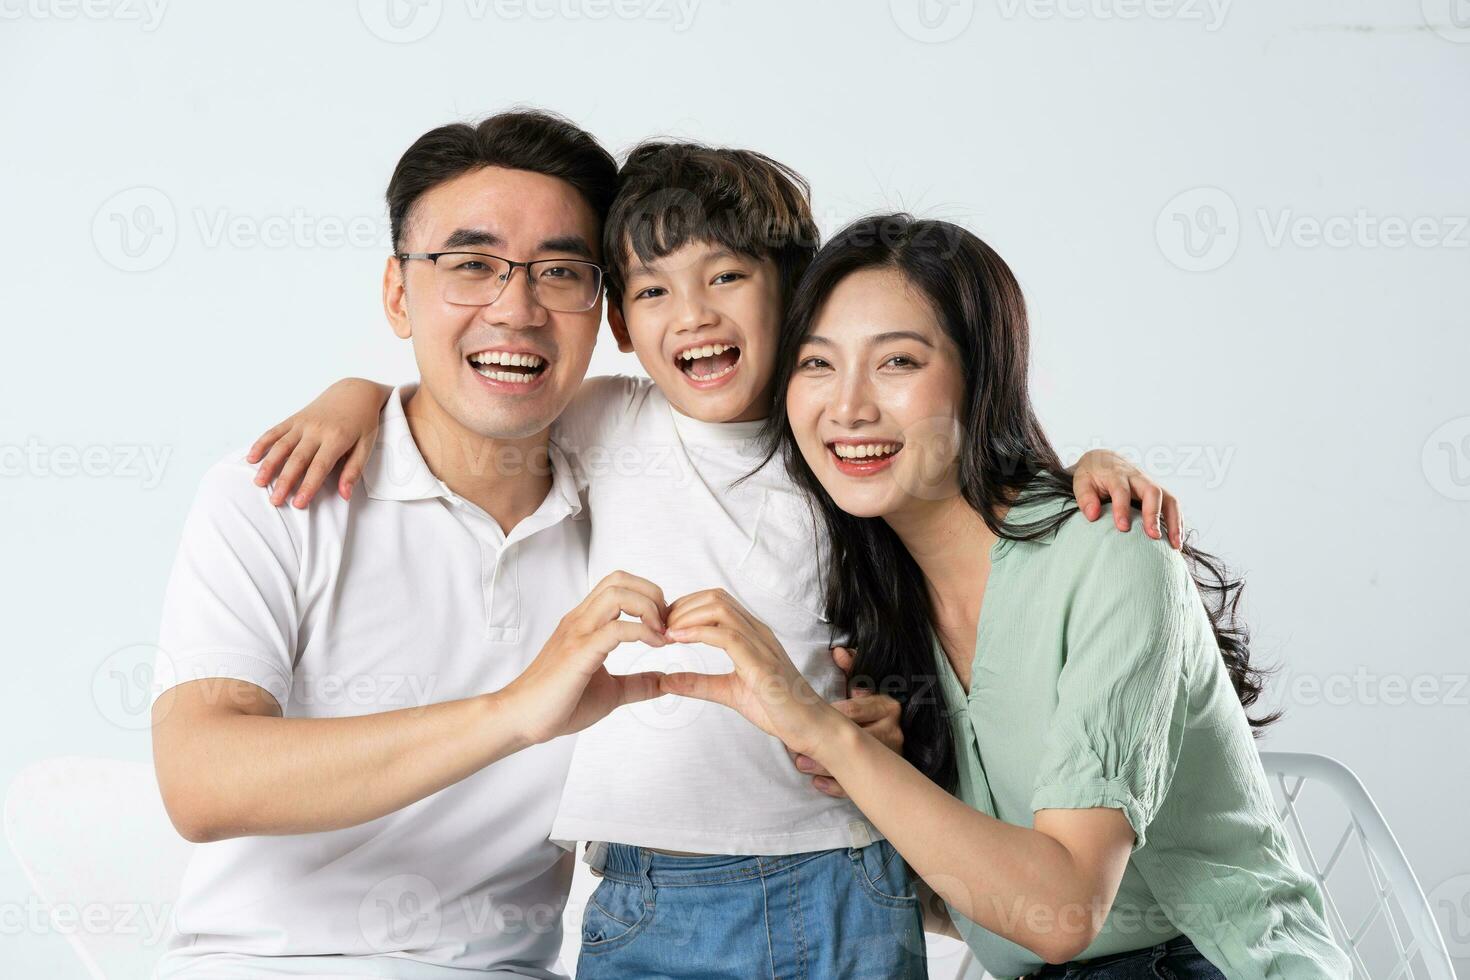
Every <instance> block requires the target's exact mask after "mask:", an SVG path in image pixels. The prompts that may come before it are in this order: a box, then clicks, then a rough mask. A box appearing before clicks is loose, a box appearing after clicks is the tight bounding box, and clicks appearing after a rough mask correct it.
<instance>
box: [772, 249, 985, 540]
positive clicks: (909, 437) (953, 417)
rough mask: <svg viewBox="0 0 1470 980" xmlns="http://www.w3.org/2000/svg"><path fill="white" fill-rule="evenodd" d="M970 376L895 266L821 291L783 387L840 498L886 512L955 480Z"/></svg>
mask: <svg viewBox="0 0 1470 980" xmlns="http://www.w3.org/2000/svg"><path fill="white" fill-rule="evenodd" d="M963 401H964V376H963V373H962V371H961V369H960V364H959V355H958V351H957V350H956V348H955V345H954V342H953V341H951V340H950V339H949V336H948V335H947V334H946V333H945V331H944V328H943V327H942V326H941V325H940V323H939V320H938V318H937V317H936V316H935V312H934V308H933V306H932V305H931V304H930V302H929V301H928V299H927V298H926V297H925V296H924V295H923V293H921V292H920V291H919V290H918V289H917V288H915V287H914V286H913V285H912V284H911V283H910V282H909V280H908V279H907V278H906V277H905V276H904V275H903V273H902V272H900V271H898V270H897V269H894V268H891V267H875V268H868V269H861V270H859V271H857V272H854V273H852V274H851V275H849V276H847V277H846V278H845V279H843V280H842V281H841V282H839V283H838V284H837V286H836V288H835V289H833V290H832V293H831V295H829V296H828V297H827V299H826V300H825V301H824V302H823V303H822V306H821V309H820V310H819V311H818V313H817V316H816V318H815V319H814V320H813V322H812V329H811V332H810V333H809V334H808V335H807V337H806V338H805V339H804V340H803V342H802V344H801V347H800V349H799V350H798V352H797V366H796V368H795V369H794V370H793V372H792V375H791V381H790V384H789V385H788V387H787V389H786V412H787V417H788V419H789V422H790V425H791V431H792V434H793V435H794V436H795V438H796V443H797V445H798V446H799V447H800V449H801V454H802V456H804V457H805V458H806V462H807V465H808V466H810V467H811V469H812V472H813V473H814V474H815V475H816V477H817V479H818V480H819V481H821V484H822V486H823V487H824V488H825V489H826V491H827V492H828V493H829V494H831V496H832V499H833V501H834V502H835V503H836V504H837V506H839V507H841V508H842V509H843V510H844V511H846V512H847V513H849V514H852V515H854V516H857V517H891V516H893V515H895V514H897V513H900V512H902V511H904V510H906V509H908V508H910V507H914V506H922V505H924V504H927V503H932V502H933V501H936V500H943V499H947V498H949V497H952V496H954V495H955V494H957V493H958V492H959V483H958V480H957V473H956V471H957V464H958V458H959V434H960V431H961V429H960V424H959V420H960V415H961V412H962V408H961V406H962V404H963Z"/></svg>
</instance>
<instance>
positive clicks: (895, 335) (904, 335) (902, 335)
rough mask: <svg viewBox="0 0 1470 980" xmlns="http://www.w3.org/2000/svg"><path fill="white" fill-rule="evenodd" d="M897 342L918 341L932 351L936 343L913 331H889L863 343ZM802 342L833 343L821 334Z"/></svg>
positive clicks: (829, 344) (826, 344) (865, 339)
mask: <svg viewBox="0 0 1470 980" xmlns="http://www.w3.org/2000/svg"><path fill="white" fill-rule="evenodd" d="M895 340H916V341H918V342H919V343H921V344H923V345H924V346H925V347H928V348H929V349H931V350H932V349H933V348H934V342H933V341H932V340H930V339H929V338H928V337H925V336H924V335H923V334H921V333H915V332H914V331H912V330H887V331H884V332H883V333H877V334H873V336H871V337H866V338H864V340H863V343H865V344H867V345H869V346H872V345H874V344H889V343H892V342H893V341H895ZM801 342H802V343H803V344H820V345H822V346H824V347H831V346H832V341H830V340H828V339H827V338H826V337H823V336H822V335H821V334H815V333H809V334H807V335H806V336H805V337H803V338H801Z"/></svg>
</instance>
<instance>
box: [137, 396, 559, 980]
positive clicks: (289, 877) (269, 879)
mask: <svg viewBox="0 0 1470 980" xmlns="http://www.w3.org/2000/svg"><path fill="white" fill-rule="evenodd" d="M412 392H413V386H407V387H403V388H399V389H396V390H395V391H394V392H393V396H392V397H391V398H389V399H388V402H387V404H386V405H385V406H384V409H383V415H382V425H381V428H380V430H379V431H380V435H379V444H378V446H377V448H376V450H375V452H374V453H373V455H372V457H371V459H370V460H369V463H368V467H367V472H366V474H365V480H364V485H363V487H362V490H361V491H360V492H359V493H357V494H354V495H353V498H352V500H351V502H347V501H344V500H342V499H341V498H340V497H337V496H335V495H328V494H324V495H322V496H321V497H320V498H319V499H318V500H317V501H316V502H314V503H313V504H312V506H311V507H309V508H307V509H305V510H297V509H295V508H291V507H282V508H277V507H273V506H271V504H270V501H269V499H268V497H267V494H266V492H265V491H264V490H262V489H261V488H259V487H257V486H255V485H254V483H253V482H252V479H253V476H254V469H255V468H254V467H253V466H252V465H250V464H248V463H246V462H245V460H244V454H243V453H241V454H239V455H237V456H232V457H230V458H228V459H226V460H224V461H222V462H220V463H218V464H216V465H215V466H214V467H213V468H212V469H210V471H209V472H208V473H207V474H206V475H205V477H204V481H203V483H202V485H201V487H200V490H199V495H198V498H197V500H196V501H195V504H194V507H193V510H192V511H191V513H190V514H189V517H188V521H187V523H186V524H185V527H184V532H183V539H182V542H181V544H180V546H179V553H178V558H177V560H176V563H175V565H174V569H173V574H172V577H171V579H170V581H169V586H168V592H167V597H166V599H165V601H164V613H163V624H162V628H161V631H160V639H159V646H160V651H161V652H160V654H159V657H158V665H157V670H156V677H157V681H156V682H155V692H154V698H155V699H156V698H157V696H158V694H160V693H162V691H164V690H165V689H167V688H168V687H170V686H172V685H174V684H178V683H183V682H185V681H189V680H194V679H198V678H236V679H239V680H245V681H249V682H251V683H253V684H257V685H259V686H260V687H262V688H265V689H266V690H267V691H270V692H271V694H273V695H274V696H275V697H276V699H277V700H278V701H279V702H280V703H281V706H282V709H283V712H284V714H285V715H286V716H287V717H300V718H334V717H345V716H353V715H363V714H370V713H375V712H381V711H389V710H392V709H395V708H403V707H409V706H414V705H422V704H431V703H436V702H441V701H450V700H454V699H456V698H464V697H469V696H472V695H477V694H482V693H485V692H487V691H494V690H498V689H500V688H502V687H504V686H505V685H506V684H508V683H509V682H510V681H512V680H513V679H515V678H516V677H517V676H518V675H519V674H520V673H521V671H522V670H523V669H524V668H525V667H526V665H527V664H529V663H530V662H531V660H532V659H534V658H535V656H536V654H537V653H538V652H539V651H540V649H541V645H542V644H543V643H544V642H545V641H546V639H547V638H548V637H549V636H550V635H551V633H552V631H553V630H554V629H555V628H556V624H557V622H558V621H559V620H560V618H561V617H562V616H563V615H565V614H566V612H567V611H568V610H570V609H571V608H572V607H573V606H575V605H576V604H577V603H578V602H580V601H581V600H582V599H583V598H584V597H585V596H586V593H587V522H586V521H585V520H582V519H580V514H581V503H580V500H579V497H578V493H577V489H576V484H575V482H574V480H573V478H572V476H571V474H570V471H569V470H568V468H567V466H566V464H565V461H564V459H563V458H562V457H561V456H560V454H559V453H558V452H556V451H555V450H554V449H553V453H552V466H553V485H552V488H551V491H550V492H549V493H548V494H547V496H546V499H545V500H544V501H543V502H542V503H541V506H540V507H539V508H538V509H537V510H536V512H535V513H534V514H532V515H531V516H530V517H528V518H526V519H525V520H523V521H521V523H520V524H518V525H516V526H515V528H514V529H512V531H511V533H510V534H509V535H506V534H503V533H502V532H501V530H500V528H499V526H498V525H497V524H496V522H495V521H494V520H493V519H492V518H491V517H490V516H489V515H488V514H487V513H485V511H483V510H482V509H481V508H479V507H477V506H476V505H475V504H472V503H470V502H469V501H467V500H464V499H462V498H461V497H459V496H457V495H456V494H455V493H453V492H452V491H451V490H450V489H449V488H448V487H447V486H445V484H444V483H442V482H441V481H440V480H439V479H438V478H437V477H435V476H434V474H433V473H432V472H431V471H430V470H429V468H428V466H427V464H425V462H424V459H423V457H422V456H421V455H420V454H419V451H418V448H417V446H416V445H415V443H414V440H413V436H412V435H411V433H410V431H409V427H408V422H407V419H406V418H405V416H404V411H403V404H404V401H405V400H406V399H407V398H408V397H409V396H410V395H411V394H412ZM571 747H572V740H571V739H559V740H556V741H553V742H551V743H549V744H546V745H540V746H535V747H533V748H529V749H526V750H525V751H522V752H519V753H516V754H515V755H512V756H510V757H508V758H506V759H502V760H501V761H499V762H497V763H495V764H493V765H491V766H488V767H486V768H485V769H482V770H481V771H479V772H477V773H475V774H474V775H472V776H469V777H468V778H466V779H464V780H462V781H460V782H459V783H456V784H455V785H453V786H450V787H448V788H446V789H444V790H441V791H440V792H438V793H435V794H433V795H432V796H429V797H427V798H425V799H423V800H420V801H419V802H417V803H414V804H412V805H410V806H407V807H404V808H403V809H401V810H399V811H397V812H395V813H391V814H388V815H387V816H384V817H381V818H379V819H377V820H373V821H370V822H368V823H365V824H361V825H359V826H356V827H350V828H347V829H345V830H334V831H329V832H323V833H313V834H297V835H287V836H269V837H242V838H236V839H233V840H225V841H219V842H216V843H209V844H201V845H199V846H198V847H197V848H196V849H195V851H194V854H193V856H192V858H191V859H190V862H189V867H188V870H187V872H186V873H185V877H184V882H183V886H182V890H181V894H180V896H179V899H178V903H177V905H176V907H175V912H174V916H173V920H172V924H171V925H172V929H171V933H170V935H169V938H168V947H167V950H166V952H165V954H164V955H163V957H162V959H161V962H160V966H159V972H158V975H159V976H162V977H226V976H228V977H239V976H246V975H248V976H254V975H260V974H288V975H290V974H296V975H300V974H309V975H313V976H328V975H331V976H352V977H357V976H392V977H403V978H408V980H448V978H451V977H452V978H456V980H461V978H463V977H465V976H467V975H469V974H468V973H467V972H466V971H476V972H475V975H476V976H478V977H490V978H509V977H553V976H557V975H558V974H557V973H555V972H553V966H554V964H555V962H556V958H557V954H558V951H559V949H560V946H561V918H562V907H563V905H564V904H565V901H566V897H567V889H568V886H569V883H570V880H571V873H572V864H571V857H570V856H569V855H568V854H567V853H566V852H565V851H563V850H562V849H560V848H558V847H557V846H556V845H554V844H552V843H551V842H550V841H549V840H548V839H547V837H548V833H549V831H550V829H551V821H552V817H553V815H554V814H555V812H556V806H557V799H558V796H559V794H560V791H561V788H562V784H563V781H564V780H565V777H566V771H567V766H568V761H569V758H570V753H571ZM327 954H332V955H327Z"/></svg>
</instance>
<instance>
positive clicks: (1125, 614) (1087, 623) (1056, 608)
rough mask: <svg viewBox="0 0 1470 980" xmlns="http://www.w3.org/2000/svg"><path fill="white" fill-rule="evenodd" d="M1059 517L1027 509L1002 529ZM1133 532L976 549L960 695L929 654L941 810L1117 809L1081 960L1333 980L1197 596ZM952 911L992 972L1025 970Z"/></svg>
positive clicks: (1338, 968)
mask: <svg viewBox="0 0 1470 980" xmlns="http://www.w3.org/2000/svg"><path fill="white" fill-rule="evenodd" d="M1066 503H1067V501H1064V500H1052V499H1039V500H1036V499H1033V500H1030V501H1027V502H1023V503H1020V504H1017V505H1016V506H1014V507H1012V509H1011V512H1010V515H1009V520H1011V521H1013V522H1016V523H1020V524H1026V523H1030V522H1032V521H1036V520H1040V519H1044V518H1046V517H1048V516H1051V515H1055V514H1056V513H1057V512H1058V511H1059V510H1060V509H1061V508H1062V507H1063V506H1065V505H1066ZM1136 518H1137V515H1136V514H1135V520H1134V522H1133V528H1132V530H1131V531H1129V532H1128V533H1126V534H1125V533H1120V532H1119V531H1118V530H1117V529H1116V528H1115V527H1114V526H1113V524H1112V522H1111V521H1109V520H1105V519H1104V520H1099V521H1098V522H1097V523H1096V524H1092V523H1089V522H1088V521H1087V520H1086V519H1085V518H1083V517H1082V516H1080V515H1077V514H1074V515H1072V516H1071V517H1069V518H1068V519H1067V520H1065V521H1064V522H1063V523H1062V524H1061V525H1060V526H1059V527H1058V528H1057V529H1056V530H1055V531H1054V532H1051V533H1049V534H1048V535H1046V536H1045V537H1043V538H1041V539H1038V540H1035V541H1009V540H1004V539H1002V540H1000V541H997V542H996V543H995V545H994V546H993V547H992V548H991V553H990V557H991V562H992V566H991V571H990V578H989V584H988V585H987V587H986V591H985V600H984V602H983V604H982V606H981V614H980V623H979V629H978V632H977V636H976V647H975V661H974V664H973V666H972V668H971V678H970V690H969V693H968V694H967V693H966V692H965V690H964V689H963V688H962V687H961V686H960V683H959V680H958V678H957V677H956V676H955V673H954V671H953V669H952V668H951V667H950V664H949V661H948V659H947V658H946V656H945V654H944V652H943V651H942V650H940V649H939V648H938V647H937V646H936V647H935V651H934V652H935V659H936V661H937V668H938V673H939V682H940V688H941V691H942V693H943V697H944V701H945V705H946V707H947V709H948V712H949V715H950V724H951V728H952V730H953V732H954V739H955V744H956V750H957V753H958V764H959V766H958V767H959V787H958V795H959V797H960V798H961V799H962V800H964V801H965V802H966V803H968V804H969V805H970V806H972V807H974V808H975V809H977V810H980V811H981V812H983V813H987V814H990V815H991V816H993V817H997V818H999V819H1001V820H1004V821H1006V822H1007V823H1010V824H1015V825H1017V826H1021V827H1029V826H1031V822H1032V814H1033V813H1034V812H1035V811H1037V810H1043V809H1083V808H1087V807H1112V808H1115V809H1118V810H1121V811H1123V814H1124V815H1125V816H1126V817H1127V818H1128V822H1129V823H1130V824H1131V825H1132V827H1133V831H1134V834H1135V835H1136V840H1135V842H1134V846H1133V852H1132V854H1131V856H1130V857H1129V860H1128V867H1127V870H1126V871H1125V872H1124V873H1123V881H1122V884H1121V885H1120V887H1119V889H1118V897H1117V899H1116V900H1115V901H1114V903H1113V907H1112V910H1111V912H1110V913H1109V914H1108V917H1107V920H1106V922H1105V924H1104V926H1103V929H1102V932H1101V933H1100V934H1099V935H1098V937H1097V939H1096V940H1095V941H1094V942H1093V944H1092V945H1091V946H1089V947H1088V948H1087V950H1086V951H1085V952H1084V953H1083V954H1082V956H1081V957H1079V958H1080V959H1090V958H1092V957H1095V956H1106V955H1109V954H1112V953H1119V952H1124V951H1127V950H1132V949H1139V948H1141V947H1147V946H1151V945H1154V944H1156V943H1160V942H1163V941H1164V940H1167V939H1172V938H1174V937H1176V936H1178V935H1179V934H1181V933H1183V934H1185V935H1187V936H1189V938H1190V939H1191V940H1192V941H1193V942H1194V944H1195V945H1196V946H1197V947H1198V948H1199V950H1200V952H1201V953H1203V954H1204V955H1205V957H1206V958H1207V959H1209V960H1210V962H1212V963H1214V964H1215V965H1216V966H1217V967H1218V968H1219V969H1220V970H1221V971H1222V972H1223V973H1224V974H1225V975H1226V976H1227V977H1229V978H1231V980H1237V978H1239V980H1244V978H1256V977H1262V978H1265V977H1269V978H1290V980H1296V978H1308V977H1310V978H1323V980H1342V978H1344V977H1347V976H1349V975H1350V973H1351V970H1350V968H1349V965H1348V961H1347V959H1346V957H1345V956H1344V955H1343V954H1342V953H1341V952H1340V951H1339V950H1338V949H1337V947H1336V946H1335V945H1334V943H1333V941H1332V939H1331V938H1330V934H1329V932H1328V930H1327V927H1326V924H1325V921H1324V919H1323V909H1322V897H1321V894H1320V892H1319V891H1318V889H1317V886H1316V885H1315V883H1314V882H1313V881H1312V880H1311V879H1309V878H1308V877H1307V876H1306V875H1305V874H1303V873H1302V872H1301V870H1299V868H1298V866H1297V864H1296V861H1295V859H1294V858H1293V856H1292V854H1291V850H1290V845H1289V843H1288V841H1287V838H1286V835H1285V833H1284V831H1283V829H1282V826H1281V823H1280V821H1279V820H1278V818H1277V816H1276V812H1275V807H1274V804H1273V803H1272V800H1271V793H1270V789H1269V787H1268V784H1267V782H1266V776H1265V773H1264V772H1263V771H1262V769H1261V764H1260V760H1259V758H1258V757H1257V755H1256V746H1255V744H1254V740H1253V739H1252V737H1251V733H1250V728H1249V726H1248V724H1247V723H1246V719H1245V713H1244V711H1243V710H1242V709H1241V706H1240V702H1239V700H1238V699H1237V698H1236V695H1235V691H1234V689H1233V688H1232V686H1231V684H1230V678H1229V675H1228V673H1227V672H1226V670H1225V666H1224V663H1223V661H1222V660H1221V658H1220V651H1219V648H1218V647H1217V646H1216V644H1215V639H1214V635H1213V633H1212V632H1211V629H1210V623H1209V619H1208V617H1207V616H1206V615H1205V611H1204V607H1203V605H1202V604H1201V602H1200V597H1199V593H1198V592H1197V591H1196V590H1195V586H1194V583H1193V581H1192V580H1191V579H1190V577H1189V574H1188V571H1187V569H1186V567H1185V563H1184V560H1183V558H1182V557H1181V556H1180V555H1179V553H1178V552H1175V551H1173V550H1172V549H1170V548H1169V546H1168V545H1167V543H1165V542H1163V541H1155V540H1154V539H1152V538H1150V537H1148V536H1147V535H1145V534H1144V533H1143V526H1142V522H1141V521H1139V520H1137V519H1136ZM999 911H1001V912H1002V914H1016V915H1022V914H1028V913H1026V912H1024V911H1023V910H1019V909H1018V910H1007V909H1001V910H999ZM950 913H951V915H952V917H953V918H954V920H955V923H956V924H957V925H958V927H959V929H960V931H961V934H962V935H964V937H965V939H966V941H967V942H968V943H969V944H970V947H971V948H972V949H973V950H974V951H975V955H976V958H977V959H979V961H980V963H981V964H982V965H983V966H984V967H985V968H986V969H987V970H989V971H990V972H991V973H992V974H994V975H996V976H998V977H1016V976H1019V975H1022V974H1025V973H1029V972H1033V971H1035V970H1038V969H1040V968H1041V966H1042V965H1043V964H1042V961H1041V960H1040V958H1038V957H1037V956H1036V955H1035V954H1034V953H1032V952H1030V951H1029V950H1027V949H1025V948H1023V947H1021V946H1019V945H1017V944H1016V943H1012V942H1010V941H1009V940H1006V939H1003V938H1002V937H1000V936H997V935H996V934H994V933H992V932H990V931H988V930H986V929H983V928H981V927H980V926H978V925H975V924H974V923H973V922H971V921H969V920H967V919H965V918H964V917H963V916H962V915H960V914H959V913H958V912H957V911H955V910H954V909H951V910H950Z"/></svg>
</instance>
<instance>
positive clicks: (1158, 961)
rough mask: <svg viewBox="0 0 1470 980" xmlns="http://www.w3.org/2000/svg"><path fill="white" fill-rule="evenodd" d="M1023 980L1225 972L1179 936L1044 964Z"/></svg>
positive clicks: (1198, 979) (1214, 978) (1200, 979)
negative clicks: (1093, 956) (1128, 949)
mask: <svg viewBox="0 0 1470 980" xmlns="http://www.w3.org/2000/svg"><path fill="white" fill-rule="evenodd" d="M1026 980H1225V974H1223V973H1221V972H1220V971H1219V970H1218V969H1216V968H1215V966H1213V965H1212V964H1211V963H1210V961H1209V960H1207V959H1205V958H1204V956H1202V955H1201V954H1200V951H1199V950H1197V949H1195V948H1194V943H1192V942H1190V941H1189V938H1188V937H1187V936H1180V937H1179V938H1177V939H1171V940H1169V941H1168V942H1165V943H1159V944H1158V945H1157V946H1150V947H1148V948H1147V949H1135V950H1133V951H1132V952H1129V953H1117V954H1114V955H1112V956H1099V957H1098V958H1097V959H1095V960H1083V961H1077V962H1072V963H1062V964H1059V965H1057V966H1048V967H1047V968H1046V969H1044V970H1042V971H1041V972H1040V973H1033V974H1031V975H1030V976H1029V977H1027V978H1026Z"/></svg>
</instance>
